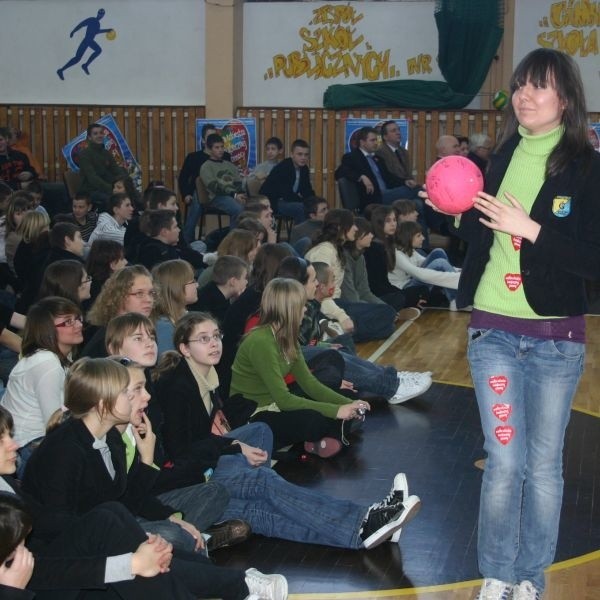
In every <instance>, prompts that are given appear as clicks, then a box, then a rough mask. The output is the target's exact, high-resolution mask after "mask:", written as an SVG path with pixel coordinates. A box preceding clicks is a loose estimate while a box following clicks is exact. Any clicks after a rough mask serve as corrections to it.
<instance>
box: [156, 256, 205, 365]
mask: <svg viewBox="0 0 600 600" xmlns="http://www.w3.org/2000/svg"><path fill="white" fill-rule="evenodd" d="M152 278H153V279H154V283H155V284H156V286H157V288H158V294H157V297H156V303H155V305H154V308H153V310H152V315H151V316H152V320H153V321H154V323H155V325H156V338H157V339H156V341H157V343H158V353H159V354H162V353H163V352H165V351H166V350H174V346H173V332H174V331H175V324H176V323H177V321H178V320H179V319H180V318H181V317H182V316H183V315H184V314H185V313H186V306H188V305H189V304H193V303H194V302H196V301H197V300H198V283H197V282H196V280H195V279H194V269H193V268H192V265H190V263H188V262H186V261H185V260H167V261H165V262H163V263H160V264H158V265H156V266H155V267H154V268H153V269H152Z"/></svg>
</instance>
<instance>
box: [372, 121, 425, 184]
mask: <svg viewBox="0 0 600 600" xmlns="http://www.w3.org/2000/svg"><path fill="white" fill-rule="evenodd" d="M380 131H381V138H382V140H383V143H382V144H381V145H380V146H379V148H377V150H376V152H375V155H376V156H378V157H379V158H381V160H382V161H383V162H384V163H385V166H386V168H387V170H388V171H389V172H390V173H392V175H395V176H396V177H399V178H400V179H404V185H406V187H408V188H410V189H411V190H415V189H417V188H418V187H419V185H418V184H417V182H416V181H415V180H414V179H413V178H412V165H411V163H410V157H409V156H408V151H407V150H406V149H405V148H403V147H402V136H401V134H400V127H398V123H396V121H385V123H383V124H382V125H381V129H380Z"/></svg>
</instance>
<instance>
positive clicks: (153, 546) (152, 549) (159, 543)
mask: <svg viewBox="0 0 600 600" xmlns="http://www.w3.org/2000/svg"><path fill="white" fill-rule="evenodd" d="M172 558H173V546H172V544H169V542H167V541H166V540H165V539H163V538H162V537H160V535H154V534H152V533H150V534H148V539H147V540H146V541H145V542H142V543H141V544H140V545H139V546H138V548H137V550H136V551H135V552H134V553H133V556H132V557H131V574H132V575H136V576H137V575H139V576H140V577H154V576H155V575H158V574H159V573H168V572H169V565H170V564H171V559H172Z"/></svg>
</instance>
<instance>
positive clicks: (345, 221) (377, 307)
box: [306, 208, 396, 342]
mask: <svg viewBox="0 0 600 600" xmlns="http://www.w3.org/2000/svg"><path fill="white" fill-rule="evenodd" d="M356 231H357V227H356V225H355V224H354V215H353V214H352V213H351V212H350V211H349V210H346V209H344V208H335V209H333V210H330V211H329V212H328V213H327V214H326V215H325V220H324V221H323V230H322V232H321V235H320V236H319V237H318V238H317V240H316V242H317V243H316V245H315V246H313V247H312V248H311V249H310V250H309V251H308V252H307V253H306V259H307V260H310V261H311V262H324V263H326V264H328V265H329V266H330V267H331V269H332V270H333V275H334V283H335V291H334V293H333V298H326V299H325V300H323V303H322V304H321V310H322V312H323V314H325V315H326V316H327V317H329V318H330V319H335V320H336V321H339V322H340V325H341V326H342V329H343V330H344V332H346V333H352V335H353V337H354V341H356V342H365V341H368V340H377V339H382V338H386V337H388V336H390V335H391V334H392V333H393V332H394V320H395V319H396V311H395V310H394V309H393V308H392V307H391V306H389V305H387V304H372V303H366V302H349V301H347V300H342V299H341V295H342V292H341V289H342V284H343V281H344V265H345V263H346V259H345V257H344V244H346V242H349V243H353V242H354V240H355V237H356Z"/></svg>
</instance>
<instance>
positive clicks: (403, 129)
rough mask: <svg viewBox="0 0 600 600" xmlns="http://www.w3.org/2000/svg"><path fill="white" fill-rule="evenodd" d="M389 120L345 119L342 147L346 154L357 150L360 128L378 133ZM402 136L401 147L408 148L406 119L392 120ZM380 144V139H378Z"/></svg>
mask: <svg viewBox="0 0 600 600" xmlns="http://www.w3.org/2000/svg"><path fill="white" fill-rule="evenodd" d="M390 120H391V119H346V121H345V123H344V147H345V148H346V151H347V152H350V151H351V150H353V149H354V148H358V139H357V136H358V130H359V129H361V128H362V127H373V128H375V129H377V131H379V129H380V128H381V125H383V123H385V122H386V121H390ZM394 120H395V121H396V123H397V124H398V128H399V129H400V135H401V136H402V147H403V148H408V119H394ZM379 143H381V138H380V139H379Z"/></svg>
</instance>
